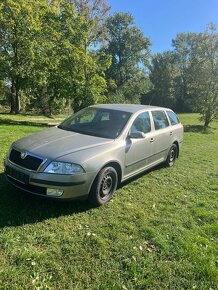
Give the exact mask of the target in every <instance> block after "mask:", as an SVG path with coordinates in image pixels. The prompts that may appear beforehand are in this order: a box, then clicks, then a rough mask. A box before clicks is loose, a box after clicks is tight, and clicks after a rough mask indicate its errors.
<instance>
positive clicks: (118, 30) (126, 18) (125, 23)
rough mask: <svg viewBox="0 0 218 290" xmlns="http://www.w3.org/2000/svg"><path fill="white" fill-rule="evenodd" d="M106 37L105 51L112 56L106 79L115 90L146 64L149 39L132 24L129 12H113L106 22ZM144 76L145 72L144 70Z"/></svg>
mask: <svg viewBox="0 0 218 290" xmlns="http://www.w3.org/2000/svg"><path fill="white" fill-rule="evenodd" d="M106 27H107V29H108V39H107V42H106V47H105V48H104V51H105V53H107V54H110V55H111V56H112V64H111V66H110V68H109V69H108V70H107V72H106V76H107V79H108V80H112V81H113V82H114V83H115V87H116V88H117V90H121V89H122V88H123V87H124V85H125V84H127V82H128V83H130V82H131V81H133V80H135V79H136V75H137V74H138V73H140V74H141V71H142V70H143V69H145V67H146V66H147V65H148V56H149V45H150V41H149V39H148V38H146V37H144V35H143V33H142V32H141V31H140V30H139V29H138V28H137V27H136V26H135V25H134V19H133V17H132V16H131V15H130V14H129V13H115V14H114V15H112V16H111V17H109V18H108V20H107V22H106ZM144 76H145V78H146V73H145V72H144Z"/></svg>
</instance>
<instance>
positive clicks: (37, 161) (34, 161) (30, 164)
mask: <svg viewBox="0 0 218 290" xmlns="http://www.w3.org/2000/svg"><path fill="white" fill-rule="evenodd" d="M9 160H10V161H11V162H13V163H14V164H17V165H19V166H21V167H23V168H26V169H30V170H35V171H36V170H37V169H38V168H39V166H40V165H41V164H42V162H43V159H42V158H39V157H35V156H32V155H28V153H27V156H26V157H25V158H24V159H22V158H21V152H20V151H17V150H15V149H12V150H11V153H10V156H9Z"/></svg>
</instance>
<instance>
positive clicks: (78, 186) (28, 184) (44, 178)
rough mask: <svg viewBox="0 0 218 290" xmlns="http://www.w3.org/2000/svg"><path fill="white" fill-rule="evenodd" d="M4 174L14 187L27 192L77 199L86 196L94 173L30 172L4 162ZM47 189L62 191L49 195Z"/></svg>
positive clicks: (54, 197) (55, 197) (42, 195)
mask: <svg viewBox="0 0 218 290" xmlns="http://www.w3.org/2000/svg"><path fill="white" fill-rule="evenodd" d="M5 175H6V177H7V180H8V181H9V182H10V183H11V184H12V185H14V186H15V187H17V188H19V189H21V190H24V191H26V192H28V193H31V194H34V195H38V196H41V197H45V198H50V199H62V200H67V199H78V198H81V199H83V198H87V197H88V194H89V191H90V188H91V185H92V182H93V180H94V178H95V173H94V172H92V173H83V174H78V175H59V174H51V173H43V172H32V171H29V170H26V169H24V168H21V167H19V166H16V165H15V164H12V163H11V162H10V161H8V160H6V162H5ZM48 189H57V190H60V191H63V194H62V195H61V196H51V195H49V194H48V193H47V190H48Z"/></svg>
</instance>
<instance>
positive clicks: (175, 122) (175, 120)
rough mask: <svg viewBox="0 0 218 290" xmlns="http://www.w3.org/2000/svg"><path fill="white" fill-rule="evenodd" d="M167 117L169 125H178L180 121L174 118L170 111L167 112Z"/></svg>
mask: <svg viewBox="0 0 218 290" xmlns="http://www.w3.org/2000/svg"><path fill="white" fill-rule="evenodd" d="M167 116H168V117H169V119H170V123H171V125H176V124H179V123H180V121H179V119H178V117H177V116H176V114H175V113H174V112H172V111H167Z"/></svg>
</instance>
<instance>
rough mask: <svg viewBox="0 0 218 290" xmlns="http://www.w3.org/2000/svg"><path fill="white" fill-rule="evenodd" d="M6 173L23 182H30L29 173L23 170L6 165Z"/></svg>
mask: <svg viewBox="0 0 218 290" xmlns="http://www.w3.org/2000/svg"><path fill="white" fill-rule="evenodd" d="M5 173H6V175H7V176H9V177H11V178H13V179H15V180H17V181H19V182H21V183H23V184H29V175H28V174H25V173H23V172H20V171H18V170H16V169H14V168H12V167H9V166H6V168H5Z"/></svg>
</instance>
